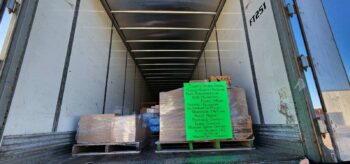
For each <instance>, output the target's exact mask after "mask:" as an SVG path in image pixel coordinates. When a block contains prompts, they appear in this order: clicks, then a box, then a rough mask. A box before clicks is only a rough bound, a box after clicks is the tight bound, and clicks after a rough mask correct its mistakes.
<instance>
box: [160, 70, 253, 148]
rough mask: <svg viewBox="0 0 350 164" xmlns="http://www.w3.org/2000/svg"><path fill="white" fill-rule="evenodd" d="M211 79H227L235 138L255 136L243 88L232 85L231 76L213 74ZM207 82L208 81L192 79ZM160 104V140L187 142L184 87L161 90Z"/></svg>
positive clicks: (243, 138) (244, 138) (241, 138)
mask: <svg viewBox="0 0 350 164" xmlns="http://www.w3.org/2000/svg"><path fill="white" fill-rule="evenodd" d="M209 81H226V82H227V84H228V85H227V86H228V96H229V103H230V104H229V105H230V114H231V122H232V130H233V134H234V137H233V140H240V141H241V140H247V139H249V138H251V137H252V136H253V130H252V120H251V117H250V115H249V114H248V105H247V101H246V95H245V91H244V89H243V88H238V87H230V84H231V78H230V77H229V76H225V77H219V76H213V77H210V78H209ZM191 82H206V81H198V80H195V81H191ZM159 104H160V132H159V141H160V142H164V143H166V142H185V141H186V129H185V113H184V95H183V89H182V88H180V89H176V90H172V91H168V92H161V93H160V95H159Z"/></svg>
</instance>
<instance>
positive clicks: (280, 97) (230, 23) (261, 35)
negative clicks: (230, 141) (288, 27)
mask: <svg viewBox="0 0 350 164" xmlns="http://www.w3.org/2000/svg"><path fill="white" fill-rule="evenodd" d="M264 3H265V5H266V7H267V8H266V10H264V12H263V15H261V16H260V18H259V20H258V21H256V22H255V24H254V25H253V26H250V25H249V20H250V18H251V17H253V15H255V13H256V11H257V10H259V8H260V6H261V5H263V4H264ZM241 4H243V5H244V6H242V5H241ZM242 9H244V11H245V12H244V13H245V18H246V21H247V22H248V23H247V24H246V27H245V24H244V18H243V12H242ZM216 32H217V35H216ZM248 39H249V40H248ZM216 40H218V44H217V41H216ZM218 49H219V52H218ZM250 50H251V52H250ZM219 56H220V62H221V71H222V74H223V75H230V76H231V78H232V86H237V87H242V88H244V89H245V91H246V96H247V102H248V108H249V109H248V110H249V113H250V115H251V116H252V119H253V124H254V135H255V137H256V141H257V142H256V143H258V144H259V145H262V146H267V147H274V149H276V150H277V149H280V148H281V149H284V148H285V147H289V149H288V150H287V151H288V152H290V153H293V154H298V155H304V149H303V145H302V139H301V134H300V129H299V125H298V119H297V116H296V113H295V110H296V108H295V106H294V101H293V97H292V94H291V88H290V84H289V81H288V80H289V79H288V76H287V72H286V66H285V63H284V58H283V53H282V49H281V44H280V40H279V36H278V33H277V29H276V23H275V18H274V15H273V11H272V7H271V4H270V1H269V0H243V1H241V0H228V1H226V4H225V6H224V9H223V11H222V13H221V15H220V17H219V19H218V22H217V24H216V31H215V29H214V31H213V33H212V34H211V36H210V39H209V42H208V44H207V46H206V48H205V57H204V53H203V54H202V57H201V60H200V62H199V63H198V65H197V68H196V70H195V72H194V74H193V76H192V79H204V78H205V76H204V75H205V73H207V74H208V76H211V75H220V63H219ZM202 59H205V62H204V63H205V65H204V66H205V67H203V64H202V63H203V61H202ZM253 68H254V71H255V73H254V72H253V71H252V70H253ZM254 77H255V78H256V80H255V82H254ZM256 92H257V93H258V94H256ZM259 99H260V102H261V107H260V109H259V105H258V104H259V103H258V102H259V101H258V100H259ZM261 114H262V115H261ZM261 116H263V117H261ZM262 118H264V119H262Z"/></svg>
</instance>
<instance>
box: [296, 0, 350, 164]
mask: <svg viewBox="0 0 350 164" xmlns="http://www.w3.org/2000/svg"><path fill="white" fill-rule="evenodd" d="M294 2H295V4H296V5H297V9H298V12H297V14H298V18H299V21H300V23H301V28H302V32H303V35H304V39H305V42H306V43H305V44H306V47H307V51H308V53H309V55H310V61H311V62H310V63H311V68H312V71H313V74H314V77H315V81H316V85H317V89H318V92H319V96H320V98H321V102H322V107H323V111H324V114H325V116H326V124H327V130H328V132H329V133H330V136H331V140H332V143H333V147H334V150H335V153H336V155H337V159H338V160H340V161H349V160H350V110H349V109H350V102H349V100H350V84H349V79H348V77H347V74H346V71H345V68H344V65H343V62H342V59H341V57H340V54H339V51H338V48H337V45H336V43H335V40H334V36H333V33H332V30H331V27H330V25H329V22H328V19H327V16H326V13H325V10H324V8H323V5H322V1H321V0H313V1H305V0H294Z"/></svg>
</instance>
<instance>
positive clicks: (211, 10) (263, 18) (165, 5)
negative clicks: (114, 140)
mask: <svg viewBox="0 0 350 164" xmlns="http://www.w3.org/2000/svg"><path fill="white" fill-rule="evenodd" d="M23 5H24V6H25V5H27V8H26V9H22V10H23V12H24V13H21V14H25V13H26V12H32V14H34V15H35V16H34V17H33V18H32V19H33V20H32V25H31V30H30V32H29V33H28V34H29V35H28V43H27V45H26V49H25V50H24V52H25V55H24V58H23V63H22V68H21V71H20V74H19V77H18V80H17V87H16V92H15V94H14V97H13V99H12V103H11V107H9V113H8V117H7V120H6V126H5V129H4V132H3V138H2V146H1V149H2V154H1V156H2V160H3V161H7V162H9V161H12V162H13V161H17V162H21V161H22V162H23V160H26V161H33V162H38V161H41V162H42V161H50V162H52V163H88V162H97V163H104V162H106V163H108V162H113V163H202V162H213V163H231V162H288V163H289V162H292V163H293V162H294V163H298V162H299V160H301V159H303V158H304V157H305V156H309V157H311V158H312V157H313V155H314V154H317V153H314V152H313V151H312V150H315V149H314V148H310V147H312V146H310V145H308V144H306V143H305V142H309V141H310V140H315V138H314V136H312V135H309V131H313V130H312V129H311V127H309V128H310V129H307V128H305V127H307V126H308V125H305V124H306V123H307V121H305V119H306V118H307V116H305V117H302V116H300V115H305V113H304V112H307V108H306V109H305V106H303V105H300V103H296V101H300V99H299V100H296V98H295V93H296V92H298V94H303V93H301V92H300V91H299V90H298V89H299V88H297V87H295V84H296V82H297V81H298V77H296V76H293V75H292V74H293V73H295V69H296V67H297V66H295V65H296V64H295V63H296V61H294V58H293V57H288V55H289V56H292V55H293V54H292V55H291V53H290V52H289V51H288V50H286V49H287V48H286V47H285V45H286V44H287V45H289V46H291V45H292V43H290V44H289V43H283V42H286V40H287V41H289V42H291V40H288V39H286V38H287V37H288V36H289V37H290V35H288V33H291V31H288V30H290V29H288V28H286V27H287V25H288V24H287V21H286V22H282V23H281V20H283V21H285V20H284V18H285V17H286V15H285V13H284V12H281V11H283V6H284V2H283V1H270V0H147V1H144V0H77V1H73V0H66V1H63V0H62V1H51V0H40V1H36V4H35V5H36V7H33V6H31V2H29V1H27V2H26V1H25V2H24V4H23ZM32 8H34V9H32ZM31 10H34V11H31ZM259 10H260V12H258V16H256V11H259ZM27 14H28V13H27ZM253 18H254V19H253ZM18 21H19V22H20V21H24V20H18ZM285 29H287V30H286V31H284V30H285ZM283 32H284V33H286V34H285V35H283V34H282V33H283ZM287 62H289V63H287ZM62 70H63V75H62ZM291 70H294V72H293V71H291ZM291 72H292V73H291ZM210 75H229V76H231V77H232V85H233V86H238V87H242V88H244V89H245V91H246V95H247V101H248V108H249V113H250V115H251V116H252V119H253V124H254V136H255V149H254V150H249V151H233V152H207V153H177V154H156V153H154V150H155V146H154V145H152V144H150V145H148V146H147V147H146V148H145V149H144V150H143V152H142V153H141V154H139V155H118V156H82V157H72V156H71V154H70V153H71V146H72V144H73V143H74V142H75V138H74V136H75V131H76V128H77V125H78V121H79V117H80V116H82V115H87V114H101V113H118V114H121V115H129V114H134V113H136V114H137V113H139V110H140V107H141V105H142V103H143V102H151V101H158V99H159V97H158V96H159V92H164V91H169V90H173V89H177V88H181V87H182V86H183V83H184V82H188V81H189V80H203V79H207V78H208V76H210ZM62 86H63V87H62ZM304 96H305V95H304ZM299 98H300V97H299ZM300 106H302V107H300ZM297 109H300V110H299V111H298V110H297ZM303 110H304V111H303ZM26 120H31V122H30V123H28V122H27V121H26ZM308 121H310V120H308ZM45 122H49V123H47V124H46V123H45ZM305 136H306V137H305ZM305 138H307V140H305ZM19 154H20V155H21V158H17V157H18V155H19ZM315 156H316V157H315V158H314V159H317V155H315Z"/></svg>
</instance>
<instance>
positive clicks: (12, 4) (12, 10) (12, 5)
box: [7, 0, 19, 13]
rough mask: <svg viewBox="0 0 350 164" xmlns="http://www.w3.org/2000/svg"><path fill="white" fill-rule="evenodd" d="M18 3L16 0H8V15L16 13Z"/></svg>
mask: <svg viewBox="0 0 350 164" xmlns="http://www.w3.org/2000/svg"><path fill="white" fill-rule="evenodd" d="M18 5H19V3H18V2H17V0H9V1H8V2H7V9H8V10H9V12H10V13H15V12H16V11H17V7H18Z"/></svg>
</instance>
